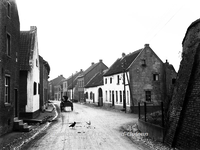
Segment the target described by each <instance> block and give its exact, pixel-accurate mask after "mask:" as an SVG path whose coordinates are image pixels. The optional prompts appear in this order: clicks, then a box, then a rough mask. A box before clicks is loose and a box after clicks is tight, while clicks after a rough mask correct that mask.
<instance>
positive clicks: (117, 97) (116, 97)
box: [116, 91, 118, 103]
mask: <svg viewBox="0 0 200 150" xmlns="http://www.w3.org/2000/svg"><path fill="white" fill-rule="evenodd" d="M116 103H118V92H117V91H116Z"/></svg>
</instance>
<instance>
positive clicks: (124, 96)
mask: <svg viewBox="0 0 200 150" xmlns="http://www.w3.org/2000/svg"><path fill="white" fill-rule="evenodd" d="M125 63H126V60H124V62H123V63H122V68H123V83H124V93H123V94H124V95H123V98H124V102H123V107H124V109H125V113H126V83H125V82H126V80H125Z"/></svg>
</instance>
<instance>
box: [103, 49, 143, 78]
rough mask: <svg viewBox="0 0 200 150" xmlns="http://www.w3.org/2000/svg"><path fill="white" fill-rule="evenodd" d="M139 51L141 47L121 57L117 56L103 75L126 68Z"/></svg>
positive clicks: (112, 73)
mask: <svg viewBox="0 0 200 150" xmlns="http://www.w3.org/2000/svg"><path fill="white" fill-rule="evenodd" d="M141 51H142V49H139V50H137V51H134V52H132V53H130V54H128V55H125V56H124V57H122V58H118V59H117V60H116V61H115V62H114V64H113V65H112V66H111V67H110V68H109V70H108V71H107V72H106V73H105V74H104V76H111V75H114V74H118V73H122V72H123V70H124V69H125V70H126V69H127V68H128V67H129V66H130V64H131V63H132V62H133V61H134V60H135V58H136V57H137V56H138V55H139V53H140V52H141ZM124 62H125V63H124ZM124 64H125V65H124ZM123 65H124V66H123Z"/></svg>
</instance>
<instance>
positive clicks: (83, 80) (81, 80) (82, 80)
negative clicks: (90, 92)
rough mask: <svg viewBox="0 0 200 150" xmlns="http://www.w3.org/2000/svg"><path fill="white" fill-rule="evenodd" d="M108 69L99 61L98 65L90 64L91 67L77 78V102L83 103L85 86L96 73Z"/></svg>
mask: <svg viewBox="0 0 200 150" xmlns="http://www.w3.org/2000/svg"><path fill="white" fill-rule="evenodd" d="M107 68H108V67H107V66H106V65H105V64H104V63H103V61H102V60H101V59H100V60H99V62H98V63H92V64H91V66H90V67H89V68H88V69H86V70H85V71H84V72H83V73H82V74H81V75H79V76H78V79H77V85H78V101H80V102H85V95H84V94H85V90H84V88H85V85H86V84H87V83H88V81H89V80H90V79H91V78H92V77H93V76H94V75H95V74H96V73H98V72H102V71H103V70H105V69H107Z"/></svg>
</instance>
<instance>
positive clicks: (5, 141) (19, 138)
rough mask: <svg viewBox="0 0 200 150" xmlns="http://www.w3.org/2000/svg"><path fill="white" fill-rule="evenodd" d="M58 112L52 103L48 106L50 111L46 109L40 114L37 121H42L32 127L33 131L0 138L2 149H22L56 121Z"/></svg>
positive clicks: (13, 133)
mask: <svg viewBox="0 0 200 150" xmlns="http://www.w3.org/2000/svg"><path fill="white" fill-rule="evenodd" d="M57 116H58V114H57V110H56V106H55V105H54V104H53V103H50V104H49V106H48V109H46V110H45V111H44V112H41V113H40V116H39V117H37V118H36V119H38V120H41V124H40V123H36V124H33V125H31V126H32V130H31V131H29V132H14V131H13V132H11V133H7V134H6V135H3V136H1V137H0V148H1V149H2V150H14V149H20V147H21V146H22V145H24V144H25V143H27V142H29V141H30V140H31V139H33V138H34V137H35V136H36V135H38V134H39V133H40V132H42V131H43V130H45V129H46V128H47V127H48V126H49V125H50V122H52V121H53V120H55V119H56V118H57Z"/></svg>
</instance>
